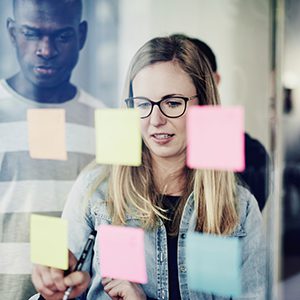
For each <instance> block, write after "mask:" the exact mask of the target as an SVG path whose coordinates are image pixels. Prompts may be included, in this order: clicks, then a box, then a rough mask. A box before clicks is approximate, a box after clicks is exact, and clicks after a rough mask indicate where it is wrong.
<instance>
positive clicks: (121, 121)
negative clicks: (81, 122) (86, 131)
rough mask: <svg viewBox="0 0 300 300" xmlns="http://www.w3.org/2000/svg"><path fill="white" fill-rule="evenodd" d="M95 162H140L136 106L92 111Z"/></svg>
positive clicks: (140, 150)
mask: <svg viewBox="0 0 300 300" xmlns="http://www.w3.org/2000/svg"><path fill="white" fill-rule="evenodd" d="M95 127H96V162H97V163H99V164H112V165H128V166H139V165H140V164H141V159H142V138H141V132H140V116H139V113H138V111H137V110H135V109H99V110H96V112H95Z"/></svg>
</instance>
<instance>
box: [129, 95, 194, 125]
mask: <svg viewBox="0 0 300 300" xmlns="http://www.w3.org/2000/svg"><path fill="white" fill-rule="evenodd" d="M197 97H198V95H194V96H192V97H184V96H177V95H168V96H165V97H163V98H162V99H161V100H160V101H158V102H154V101H152V100H150V99H148V98H146V97H130V98H127V99H125V102H126V105H127V107H128V108H137V109H138V111H139V112H140V117H141V119H145V118H147V117H149V116H150V115H151V113H152V111H153V107H154V105H157V106H158V107H159V110H160V111H161V112H162V114H163V115H165V116H166V117H168V118H179V117H181V116H182V115H183V114H184V113H185V111H186V104H187V102H188V101H190V100H192V99H195V98H197Z"/></svg>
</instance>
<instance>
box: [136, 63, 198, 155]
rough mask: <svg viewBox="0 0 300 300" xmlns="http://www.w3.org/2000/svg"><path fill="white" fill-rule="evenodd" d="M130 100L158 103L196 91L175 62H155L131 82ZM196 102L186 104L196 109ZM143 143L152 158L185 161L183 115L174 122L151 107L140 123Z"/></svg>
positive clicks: (157, 108)
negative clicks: (168, 96) (136, 99)
mask: <svg viewBox="0 0 300 300" xmlns="http://www.w3.org/2000/svg"><path fill="white" fill-rule="evenodd" d="M132 86H133V93H134V96H135V97H137V96H142V97H146V98H149V99H150V100H152V101H154V102H158V101H159V100H161V99H162V98H163V97H165V96H167V95H178V96H179V95H180V96H185V97H192V96H194V95H196V93H197V92H196V88H195V86H194V84H193V81H192V79H191V78H190V77H189V75H188V74H187V73H185V72H184V71H183V70H182V69H181V68H180V66H179V64H178V63H176V62H171V61H170V62H159V63H155V64H153V65H149V66H147V67H145V68H143V69H142V70H141V71H140V72H139V73H138V74H137V75H136V77H135V78H134V80H133V82H132ZM197 103H198V99H197V98H194V99H193V100H190V101H188V102H187V110H188V108H189V106H191V105H196V104H197ZM141 131H142V136H143V140H144V143H145V144H146V146H147V147H148V148H149V150H150V153H151V155H152V156H154V157H156V158H164V159H166V158H167V159H180V158H181V159H185V151H186V112H185V113H184V114H183V115H182V116H180V117H178V118H168V117H166V116H165V115H164V114H162V112H161V111H160V109H159V107H158V106H157V105H155V106H154V107H153V110H152V113H151V115H150V116H149V117H147V118H144V119H141Z"/></svg>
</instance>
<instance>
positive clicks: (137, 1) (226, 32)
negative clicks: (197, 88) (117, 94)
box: [119, 0, 271, 148]
mask: <svg viewBox="0 0 300 300" xmlns="http://www.w3.org/2000/svg"><path fill="white" fill-rule="evenodd" d="M119 5H120V6H119V9H120V20H119V21H120V31H119V49H120V50H119V51H120V52H119V72H120V76H119V78H120V83H119V87H120V88H119V90H120V91H121V88H122V85H123V82H124V77H125V73H126V70H127V67H128V65H129V61H130V59H131V57H132V56H133V54H134V53H135V51H136V50H137V49H138V48H139V47H140V46H141V45H142V44H143V43H144V42H146V41H147V40H148V39H150V38H152V37H154V36H158V35H167V34H172V33H175V32H180V33H185V34H188V35H191V36H194V37H198V38H200V39H202V40H204V41H205V42H207V43H208V44H209V45H210V46H211V47H212V49H213V50H214V52H215V53H216V56H217V61H218V66H219V71H220V73H221V76H222V82H221V86H220V94H221V100H222V103H223V104H225V105H230V104H233V105H236V104H240V105H243V106H244V107H245V110H246V124H245V125H246V130H247V131H248V132H249V133H250V134H251V135H253V136H255V137H256V138H258V139H259V140H260V141H262V142H263V143H264V144H265V146H266V147H267V148H268V129H269V128H268V106H269V99H268V95H269V78H270V54H271V49H270V32H271V30H270V24H271V22H270V7H269V1H268V0H226V1H221V0H185V1H183V0H120V3H119Z"/></svg>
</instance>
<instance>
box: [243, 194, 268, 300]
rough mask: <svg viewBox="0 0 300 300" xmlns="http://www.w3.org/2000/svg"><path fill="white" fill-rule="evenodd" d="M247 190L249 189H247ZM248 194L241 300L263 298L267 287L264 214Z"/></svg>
mask: <svg viewBox="0 0 300 300" xmlns="http://www.w3.org/2000/svg"><path fill="white" fill-rule="evenodd" d="M246 192H247V191H246ZM243 194H246V195H247V194H248V195H247V197H248V199H249V201H248V202H247V207H246V215H245V220H244V222H243V227H244V230H245V232H246V236H245V237H243V238H242V240H241V244H242V269H241V271H242V272H241V274H242V290H243V296H242V297H241V298H238V299H240V300H246V299H247V300H252V299H253V300H254V299H255V300H260V299H261V300H263V299H265V292H266V291H265V289H266V281H267V279H266V244H265V237H264V229H263V222H262V216H261V213H260V211H259V208H258V205H257V202H256V200H255V198H254V197H253V196H252V195H250V193H248V192H247V193H243Z"/></svg>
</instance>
